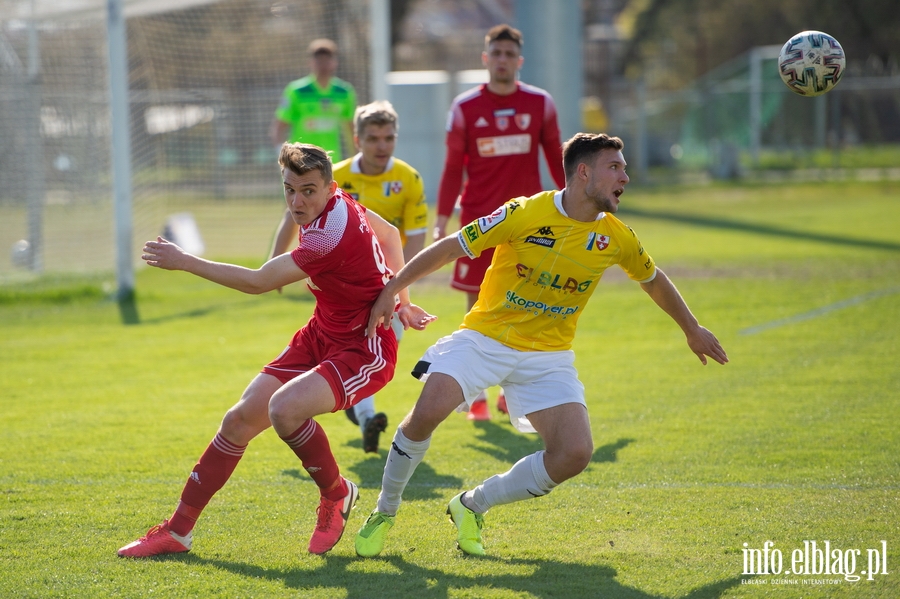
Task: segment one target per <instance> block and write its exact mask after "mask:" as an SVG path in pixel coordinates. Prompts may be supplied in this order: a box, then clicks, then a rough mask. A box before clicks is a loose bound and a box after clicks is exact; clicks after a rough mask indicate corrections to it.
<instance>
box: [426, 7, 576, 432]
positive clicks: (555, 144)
mask: <svg viewBox="0 0 900 599" xmlns="http://www.w3.org/2000/svg"><path fill="white" fill-rule="evenodd" d="M523 43H524V40H523V38H522V33H521V32H520V31H519V30H518V29H514V28H513V27H510V26H509V25H496V26H495V27H492V28H491V29H490V31H488V33H487V35H486V36H485V38H484V52H482V53H481V62H482V63H483V64H484V66H485V68H487V70H488V75H489V80H488V83H486V84H483V85H480V86H478V87H476V88H474V89H472V90H469V91H466V92H464V93H462V94H460V95H459V96H457V97H456V98H455V99H454V100H453V104H452V105H451V107H450V114H449V115H448V119H447V158H446V161H445V162H444V172H443V175H442V176H441V183H440V187H439V189H438V202H437V218H436V220H435V227H434V240H435V241H438V240H440V239H443V237H444V236H445V235H446V232H447V231H446V229H447V221H448V220H449V218H450V215H451V214H453V209H454V207H455V205H456V201H457V198H459V206H460V217H459V221H460V223H469V222H472V221H473V220H475V219H476V218H479V217H482V216H487V215H489V214H490V213H491V212H493V211H494V210H496V209H497V208H499V207H500V206H501V205H503V203H504V202H506V201H507V200H509V199H510V198H515V197H520V196H531V195H534V194H536V193H538V192H540V191H542V190H543V186H542V185H541V176H540V164H539V158H538V147H542V148H543V149H544V158H545V159H546V160H547V165H548V166H549V168H550V174H551V175H552V177H553V180H554V181H555V182H556V185H557V186H558V188H560V189H562V188H563V187H564V186H565V184H566V180H565V173H564V172H563V165H562V148H561V142H560V133H559V125H558V124H557V117H556V105H555V104H554V102H553V98H552V97H551V96H550V94H549V93H547V92H546V91H544V90H542V89H540V88H537V87H534V86H531V85H527V84H525V83H522V82H520V81H518V73H519V69H521V68H522V63H523V62H524V61H525V59H524V57H523V56H522V45H523ZM464 175H465V178H466V182H465V185H464V186H463V179H464ZM460 190H462V193H461V195H460ZM493 254H494V251H493V249H489V250H487V251H485V252H484V253H482V254H481V256H479V257H478V258H469V257H468V256H463V257H461V258H460V259H459V260H457V261H456V266H455V269H454V271H453V279H452V281H451V283H450V286H451V287H453V288H454V289H459V290H460V291H464V292H466V294H467V298H466V309H467V310H471V309H472V306H473V305H475V300H477V299H478V290H479V289H480V288H481V281H482V279H484V273H485V271H487V268H488V266H490V264H491V258H492V257H493ZM497 409H499V410H500V411H501V412H503V413H504V414H505V413H507V410H506V398H505V396H504V395H503V390H502V389H501V390H500V396H499V398H498V400H497ZM468 418H469V419H470V420H488V419H490V413H489V412H488V408H487V394H486V393H482V394H481V395H479V397H478V398H477V399H476V400H475V402H473V403H472V405H471V407H470V409H469V415H468Z"/></svg>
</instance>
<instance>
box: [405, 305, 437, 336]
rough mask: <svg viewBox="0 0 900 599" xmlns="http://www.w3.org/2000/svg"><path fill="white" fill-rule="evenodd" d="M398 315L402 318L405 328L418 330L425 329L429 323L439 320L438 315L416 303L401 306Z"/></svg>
mask: <svg viewBox="0 0 900 599" xmlns="http://www.w3.org/2000/svg"><path fill="white" fill-rule="evenodd" d="M397 317H398V318H399V319H400V324H402V325H403V328H404V330H405V329H409V328H413V329H415V330H417V331H423V330H425V327H427V326H428V323H430V322H434V321H435V320H437V316H434V315H433V314H429V313H428V312H426V311H425V310H423V309H422V308H420V307H419V306H417V305H415V304H406V305H405V306H400V309H399V310H397Z"/></svg>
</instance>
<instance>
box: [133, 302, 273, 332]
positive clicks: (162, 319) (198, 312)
mask: <svg viewBox="0 0 900 599" xmlns="http://www.w3.org/2000/svg"><path fill="white" fill-rule="evenodd" d="M145 301H146V300H145ZM131 303H132V304H133V307H131V308H127V309H126V308H123V305H122V302H121V301H120V302H119V312H120V313H121V314H122V323H123V324H143V325H148V324H163V323H166V322H172V321H176V320H190V319H192V318H200V317H201V316H208V315H210V314H214V313H216V312H223V311H225V310H235V309H241V308H253V307H255V306H257V305H258V304H257V302H255V301H253V300H252V299H250V300H244V301H228V302H221V303H217V304H213V305H209V306H206V307H203V308H194V309H193V310H185V311H184V312H175V313H173V314H166V315H164V316H156V317H154V318H145V319H143V320H141V319H140V318H139V317H138V313H137V305H136V303H135V302H134V300H132V302H131ZM126 312H127V313H128V314H129V315H130V316H129V317H130V318H133V322H129V321H127V320H126ZM131 312H133V315H132V314H131ZM285 330H287V329H285Z"/></svg>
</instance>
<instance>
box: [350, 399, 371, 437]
mask: <svg viewBox="0 0 900 599" xmlns="http://www.w3.org/2000/svg"><path fill="white" fill-rule="evenodd" d="M353 414H354V416H356V421H357V422H358V423H359V430H360V432H362V433H364V432H366V422H367V421H368V420H369V418H371V417H372V416H374V415H375V396H374V395H370V396H369V397H367V398H365V399H363V400H362V401H360V402H359V403H358V404H356V405H355V406H353Z"/></svg>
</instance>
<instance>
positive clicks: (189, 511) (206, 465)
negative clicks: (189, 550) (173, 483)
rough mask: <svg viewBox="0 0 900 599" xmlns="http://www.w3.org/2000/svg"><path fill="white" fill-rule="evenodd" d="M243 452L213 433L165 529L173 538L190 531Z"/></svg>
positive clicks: (228, 476)
mask: <svg viewBox="0 0 900 599" xmlns="http://www.w3.org/2000/svg"><path fill="white" fill-rule="evenodd" d="M245 449H247V446H246V445H243V446H240V445H235V444H234V443H232V442H230V441H228V440H227V439H226V438H225V437H223V436H222V434H221V433H216V436H215V437H214V438H213V440H212V442H211V443H210V444H209V446H208V447H207V448H206V451H204V452H203V455H202V456H200V461H199V462H197V465H196V466H194V470H193V471H192V472H191V476H190V477H189V478H188V480H187V482H186V483H185V485H184V490H183V491H182V492H181V501H180V502H179V503H178V507H177V508H175V513H174V514H172V517H171V518H170V519H169V528H171V529H172V531H173V532H174V533H175V534H178V535H181V536H184V535H186V534H188V533H189V532H191V530H193V529H194V525H195V524H196V523H197V518H199V517H200V513H201V512H202V511H203V508H205V507H206V504H207V503H209V500H210V499H212V496H213V495H215V494H216V493H217V492H218V491H219V489H221V488H222V487H224V486H225V483H226V482H228V479H229V478H230V477H231V474H232V472H234V469H235V468H236V467H237V465H238V462H240V461H241V457H243V455H244V450H245Z"/></svg>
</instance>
